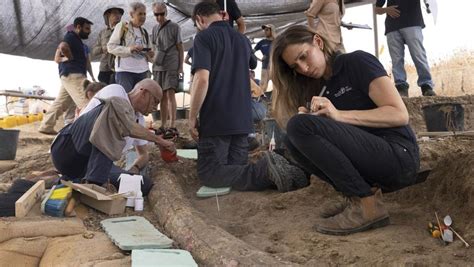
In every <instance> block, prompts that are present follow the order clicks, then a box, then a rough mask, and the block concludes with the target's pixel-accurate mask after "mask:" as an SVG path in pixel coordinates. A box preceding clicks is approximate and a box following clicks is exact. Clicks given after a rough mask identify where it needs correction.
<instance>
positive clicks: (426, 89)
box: [421, 84, 436, 96]
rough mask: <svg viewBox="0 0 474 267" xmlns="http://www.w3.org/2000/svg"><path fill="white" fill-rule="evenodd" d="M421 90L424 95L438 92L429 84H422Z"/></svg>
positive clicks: (433, 94) (432, 94) (434, 94)
mask: <svg viewBox="0 0 474 267" xmlns="http://www.w3.org/2000/svg"><path fill="white" fill-rule="evenodd" d="M421 92H422V94H423V96H436V93H435V91H434V90H433V88H431V86H429V85H427V84H424V85H422V86H421Z"/></svg>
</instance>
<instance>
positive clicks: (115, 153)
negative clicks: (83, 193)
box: [51, 79, 175, 195]
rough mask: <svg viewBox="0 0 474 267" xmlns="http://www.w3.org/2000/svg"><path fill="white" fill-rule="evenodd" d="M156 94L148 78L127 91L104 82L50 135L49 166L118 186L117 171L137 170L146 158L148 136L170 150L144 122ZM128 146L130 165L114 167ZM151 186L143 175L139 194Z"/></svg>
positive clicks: (159, 94) (157, 89) (157, 90)
mask: <svg viewBox="0 0 474 267" xmlns="http://www.w3.org/2000/svg"><path fill="white" fill-rule="evenodd" d="M161 97H162V90H161V87H160V86H159V85H158V84H157V83H156V82H155V81H153V80H151V79H144V80H142V81H141V82H139V83H137V84H136V85H135V87H134V88H133V90H132V91H131V92H130V93H128V94H127V93H126V92H125V89H124V88H123V87H122V86H121V85H118V84H111V85H108V86H106V87H104V88H103V89H102V90H101V91H99V92H98V93H97V94H96V95H95V97H94V98H93V99H92V100H91V101H90V102H89V104H88V105H87V106H86V107H85V108H84V109H83V110H82V111H81V114H80V116H79V118H77V120H76V121H75V122H74V123H72V124H70V125H68V126H66V127H64V128H63V129H62V130H61V131H60V133H59V134H58V136H57V137H56V139H55V140H54V142H53V144H52V146H51V157H52V161H53V164H54V166H55V167H56V169H57V170H58V171H59V172H61V173H62V174H63V175H65V176H66V177H67V178H69V179H82V178H84V179H86V180H87V181H88V182H89V183H94V184H98V185H103V184H105V183H106V182H107V181H110V183H112V184H113V185H114V186H115V187H117V188H118V181H117V179H118V177H119V176H120V174H121V173H138V172H139V171H140V169H142V168H143V167H145V165H146V164H147V163H148V151H147V149H146V145H147V143H148V142H147V141H150V142H154V143H156V144H157V145H158V146H159V147H160V149H166V150H170V151H174V150H175V146H174V143H173V142H171V141H167V140H164V139H163V138H162V137H161V136H157V135H155V134H153V133H151V132H150V131H148V130H147V129H146V128H145V127H144V124H145V120H144V117H143V115H148V114H149V113H150V112H151V111H153V110H154V108H155V107H156V106H157V105H158V104H159V102H160V100H161ZM142 114H143V115H142ZM132 145H133V146H135V148H136V151H137V154H138V157H137V159H136V161H135V162H134V165H133V167H132V168H131V169H130V170H128V171H125V170H122V169H120V168H119V167H117V166H115V165H114V164H113V162H114V161H116V160H118V159H120V157H121V156H122V153H123V152H124V151H126V150H127V149H129V148H130V147H131V146H132ZM151 187H152V183H151V181H150V180H149V178H148V177H144V183H143V184H142V193H143V195H146V194H148V192H149V191H150V189H151Z"/></svg>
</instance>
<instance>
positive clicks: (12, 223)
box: [0, 217, 86, 243]
mask: <svg viewBox="0 0 474 267" xmlns="http://www.w3.org/2000/svg"><path fill="white" fill-rule="evenodd" d="M85 230H86V229H85V227H84V224H83V223H82V221H81V220H79V219H77V218H68V219H55V218H45V219H39V218H35V217H31V218H22V219H21V220H20V219H16V218H8V219H2V220H0V243H2V242H4V241H7V240H10V239H14V238H19V237H24V238H28V237H39V236H45V237H58V236H67V235H77V234H82V233H83V232H85Z"/></svg>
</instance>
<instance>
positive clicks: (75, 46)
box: [58, 32, 87, 76]
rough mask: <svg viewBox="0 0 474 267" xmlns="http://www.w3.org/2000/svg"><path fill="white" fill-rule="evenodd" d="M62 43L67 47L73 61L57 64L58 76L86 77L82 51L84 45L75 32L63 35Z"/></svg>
mask: <svg viewBox="0 0 474 267" xmlns="http://www.w3.org/2000/svg"><path fill="white" fill-rule="evenodd" d="M63 42H66V43H67V44H68V45H69V48H70V49H71V54H72V57H73V59H72V60H68V61H66V62H61V63H59V66H58V68H59V76H68V75H69V74H71V73H80V74H84V75H86V71H87V67H86V65H87V60H86V53H85V51H84V44H83V43H82V40H81V38H80V37H79V35H77V34H76V33H75V32H67V33H66V35H64V40H63Z"/></svg>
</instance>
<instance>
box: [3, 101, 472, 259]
mask: <svg viewBox="0 0 474 267" xmlns="http://www.w3.org/2000/svg"><path fill="white" fill-rule="evenodd" d="M473 100H474V97H473V96H462V97H454V98H447V97H430V98H410V99H405V102H406V104H407V107H408V109H409V112H410V118H411V121H410V123H411V125H412V126H413V128H414V129H415V131H417V132H420V131H425V130H426V127H425V124H424V120H423V116H422V112H421V107H422V106H425V105H428V104H431V103H452V102H458V103H461V104H463V106H464V109H465V128H466V130H473V129H474V125H473V124H474V119H473V116H474V115H473V114H474V113H473V106H474V104H473V103H474V101H473ZM32 128H34V127H32ZM178 128H179V129H180V132H181V136H182V137H183V138H182V139H180V140H179V143H180V144H182V143H184V142H186V138H189V135H188V133H187V130H186V122H185V121H182V122H180V123H179V124H178ZM51 141H52V138H51V137H45V136H42V135H38V134H37V133H36V132H34V131H23V129H22V135H21V137H20V143H19V150H18V156H17V159H16V163H17V167H16V168H15V169H14V170H10V171H7V172H4V173H2V174H0V183H1V182H10V181H11V180H13V179H17V178H19V177H24V176H26V175H27V174H29V173H31V172H32V171H42V170H46V169H49V168H51V167H52V164H51V160H50V157H49V154H48V153H47V151H48V149H49V145H50V142H51ZM420 152H421V161H422V164H423V165H425V166H430V167H432V168H433V170H432V172H431V174H430V176H429V177H428V179H427V181H426V182H424V183H421V184H418V185H414V186H412V187H409V188H406V189H403V190H401V191H399V192H395V193H391V194H387V195H385V199H386V203H387V206H388V209H389V212H390V215H391V225H390V226H388V227H385V228H381V229H376V230H373V231H368V232H365V233H358V234H354V235H351V236H347V237H334V236H326V235H321V234H318V233H316V232H315V231H314V230H313V229H312V227H313V223H314V221H315V219H316V218H317V216H318V213H319V211H320V209H321V206H322V205H324V204H325V203H327V202H328V201H330V200H333V199H336V198H340V196H339V195H338V194H337V193H335V192H334V190H333V189H332V188H331V187H330V186H328V185H327V184H325V183H323V182H321V181H320V180H319V179H317V178H316V177H314V178H313V179H312V181H311V185H310V186H308V187H306V188H304V189H301V190H298V191H295V192H289V193H284V194H281V193H278V192H276V191H272V190H267V191H263V192H237V191H232V192H231V194H229V195H226V196H221V197H219V198H218V201H219V210H218V209H217V202H216V198H208V199H198V198H197V197H196V196H195V192H196V191H197V189H198V188H199V186H200V184H199V181H198V179H197V174H196V162H195V161H193V160H186V159H182V160H181V162H179V163H174V164H166V163H164V162H163V161H161V159H160V154H159V151H158V150H157V148H156V147H155V148H152V149H151V167H152V176H153V178H154V179H155V181H157V184H158V185H162V184H160V182H162V181H164V180H165V178H166V180H167V181H168V182H169V183H170V186H173V187H175V188H178V189H179V191H180V192H181V193H182V194H183V195H184V200H179V201H178V196H173V195H168V197H167V199H166V201H165V200H163V202H161V203H160V202H156V201H155V202H153V203H149V202H146V204H145V212H143V213H139V214H138V213H134V212H133V211H132V210H130V209H128V210H127V212H126V214H124V215H123V216H128V215H135V214H138V215H141V216H144V217H146V218H147V219H148V220H149V221H150V222H151V223H152V224H154V225H155V227H157V228H158V229H160V230H161V231H164V232H165V233H167V234H168V235H170V236H171V237H173V238H174V239H175V240H177V241H178V242H179V244H177V246H179V247H181V248H185V249H189V250H190V251H191V252H192V253H193V256H195V257H196V256H197V258H196V260H198V261H200V262H201V263H203V264H206V263H212V262H214V263H216V262H221V263H224V261H219V259H220V260H222V259H223V258H224V257H223V255H222V254H221V251H219V249H222V250H225V249H227V251H229V250H230V251H231V252H234V254H239V253H240V254H239V255H237V256H239V257H255V258H257V259H258V260H256V261H254V262H259V263H260V264H258V265H269V264H273V265H279V264H275V263H281V264H285V263H286V264H294V265H298V264H301V265H307V266H314V265H322V264H328V265H339V264H340V265H347V264H357V265H374V264H376V265H382V264H383V265H385V264H387V263H390V264H395V265H405V264H410V265H412V264H413V265H414V264H420V265H448V264H449V265H461V266H466V265H470V264H472V262H474V253H472V249H465V248H464V247H463V246H462V243H461V242H460V241H459V240H456V242H455V243H454V244H451V245H449V246H447V247H443V246H441V245H440V244H439V243H438V242H437V240H435V239H433V238H431V237H430V236H429V234H428V233H427V231H426V225H427V223H428V222H429V221H433V220H434V211H438V213H439V214H440V215H441V216H444V215H446V214H449V215H451V217H452V218H453V221H454V224H453V227H454V228H455V229H456V230H457V231H458V232H459V233H461V234H462V235H463V236H464V237H465V239H466V240H467V241H468V242H470V243H474V222H471V218H473V217H474V204H473V203H474V202H473V201H474V199H473V198H474V168H473V167H472V166H474V153H473V152H474V138H468V137H463V138H460V137H457V138H454V137H450V138H442V139H439V138H438V139H430V140H428V141H420ZM171 183H173V184H171ZM163 188H165V187H160V186H156V188H155V189H154V193H152V195H154V196H155V199H156V196H158V195H163V194H164V193H163V192H162V190H163ZM151 198H153V197H151ZM180 203H181V204H183V205H184V204H189V205H190V209H187V208H184V207H183V208H181V207H179V205H178V204H180ZM163 205H164V206H166V209H164V210H163V213H160V214H158V213H157V209H158V208H159V206H163ZM171 205H174V209H171V208H168V206H171ZM160 209H162V208H161V207H160ZM177 214H181V216H184V217H186V218H191V219H189V220H187V222H189V225H185V224H179V223H182V222H183V221H179V220H175V219H172V218H173V216H176V215H177ZM79 217H80V219H82V221H83V224H84V226H85V228H86V229H87V230H89V231H98V232H100V231H102V230H101V228H100V225H99V223H100V221H101V220H102V219H105V218H108V216H105V215H103V214H101V213H99V212H96V211H94V210H92V209H86V210H85V211H84V212H83V213H82V214H80V216H79ZM192 218H199V219H200V220H202V223H200V224H199V225H200V227H201V228H200V229H193V227H194V226H195V225H193V223H192V222H193V221H192ZM25 223H26V224H28V223H29V222H25ZM173 223H176V225H174V226H171V225H172V224H173ZM32 225H33V224H32ZM28 229H29V228H28ZM169 229H171V230H173V231H174V232H173V233H178V232H183V233H185V236H184V237H183V238H182V239H181V238H179V237H178V236H173V235H172V234H170V233H171V232H166V231H169ZM193 231H194V232H193ZM197 231H201V232H202V233H207V234H209V236H208V237H207V238H206V239H205V240H204V241H205V242H207V244H208V248H215V249H216V250H215V251H213V252H212V253H210V254H203V253H200V251H198V250H199V249H201V247H200V246H198V244H197V243H196V242H194V241H193V240H192V237H193V236H194V235H195V234H197ZM186 235H188V236H186ZM224 236H226V237H229V236H230V237H232V238H236V239H238V240H239V241H238V242H234V243H232V244H235V246H232V247H229V248H225V247H224V245H222V244H224V243H223V240H228V239H230V238H224ZM97 237H98V238H97V240H98V241H100V240H102V237H101V236H100V234H98V235H97ZM32 238H33V239H34V240H33V239H31V237H26V239H24V237H23V239H22V237H17V238H16V239H14V238H13V239H9V241H4V242H3V243H1V244H0V254H1V253H3V254H2V258H3V256H5V257H8V258H10V259H15V258H16V257H17V256H18V253H21V250H20V251H18V249H16V250H15V248H19V247H22V246H24V247H25V248H35V249H29V250H28V253H26V254H25V255H23V256H24V261H22V262H23V263H25V264H26V263H28V264H31V265H37V264H38V263H39V262H41V257H42V256H41V257H40V256H39V255H40V254H44V255H48V258H49V259H53V258H54V259H56V258H57V257H56V256H55V255H56V254H54V253H57V252H54V251H52V250H51V251H49V252H48V253H49V254H48V253H47V249H49V248H52V249H56V250H57V251H61V249H62V246H61V245H60V244H63V243H64V244H66V243H68V242H70V243H75V242H78V244H79V243H80V244H81V245H83V246H86V247H92V246H94V245H93V242H92V243H89V242H88V241H87V240H83V239H81V237H80V236H79V237H72V236H70V237H64V238H51V237H44V236H41V237H32ZM45 238H46V239H47V240H46V241H45ZM53 241H54V245H53V243H52V242H53ZM103 241H105V238H104V240H103ZM220 242H222V243H220ZM219 243H220V244H221V245H219ZM34 244H36V245H34ZM68 244H69V243H68ZM215 244H217V245H215ZM214 245H215V246H214ZM104 246H106V247H108V246H109V244H105V243H104ZM7 247H8V248H10V247H11V248H14V249H7ZM107 251H108V252H107V253H106V254H107V255H105V254H104V255H96V254H94V255H95V256H94V257H89V258H87V259H79V260H80V261H81V262H83V263H84V264H91V265H94V264H95V265H98V266H100V265H104V266H105V265H109V266H112V265H115V266H119V265H127V264H130V257H127V256H124V255H122V254H121V253H117V252H116V251H115V250H114V249H113V248H112V247H108V250H107ZM53 252H54V253H53ZM51 253H52V254H51ZM61 253H62V252H61ZM91 255H92V254H91ZM23 256H22V257H23ZM206 256H207V257H208V258H206ZM209 257H213V258H209ZM249 262H250V261H249ZM20 263H21V262H20ZM56 263H59V262H56ZM230 263H233V262H230ZM230 263H229V264H230Z"/></svg>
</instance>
